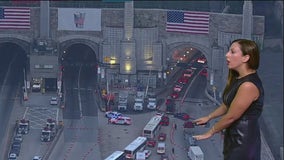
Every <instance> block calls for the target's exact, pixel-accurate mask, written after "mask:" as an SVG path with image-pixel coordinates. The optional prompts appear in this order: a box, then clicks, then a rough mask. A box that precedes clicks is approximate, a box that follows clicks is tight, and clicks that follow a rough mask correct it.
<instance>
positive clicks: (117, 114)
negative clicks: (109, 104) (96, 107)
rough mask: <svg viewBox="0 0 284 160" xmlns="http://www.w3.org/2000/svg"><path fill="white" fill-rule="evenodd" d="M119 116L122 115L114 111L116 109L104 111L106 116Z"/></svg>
mask: <svg viewBox="0 0 284 160" xmlns="http://www.w3.org/2000/svg"><path fill="white" fill-rule="evenodd" d="M120 116H122V114H121V113H119V112H116V111H107V112H106V113H105V117H106V118H117V117H120Z"/></svg>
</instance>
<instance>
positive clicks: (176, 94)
mask: <svg viewBox="0 0 284 160" xmlns="http://www.w3.org/2000/svg"><path fill="white" fill-rule="evenodd" d="M171 97H172V98H173V99H177V98H178V97H179V94H178V92H173V93H172V94H171Z"/></svg>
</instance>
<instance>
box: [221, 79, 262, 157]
mask: <svg viewBox="0 0 284 160" xmlns="http://www.w3.org/2000/svg"><path fill="white" fill-rule="evenodd" d="M244 82H252V83H253V84H254V85H256V86H257V88H258V89H259V91H260V95H259V98H258V99H257V100H256V101H254V102H253V103H252V104H251V105H250V106H249V108H248V109H247V111H246V112H245V113H244V114H243V115H242V116H241V117H240V118H239V119H238V120H237V121H235V122H234V123H233V124H232V125H231V126H230V127H228V128H227V129H226V130H225V135H224V149H223V154H224V160H260V151H261V149H260V144H261V143H260V129H259V124H258V118H259V116H260V114H261V112H262V107H263V99H264V90H263V87H262V82H261V80H260V79H259V77H258V75H257V73H252V74H249V75H247V76H245V77H242V78H240V79H236V80H235V82H234V83H233V84H232V86H231V89H230V91H229V92H228V93H227V94H226V95H225V96H224V97H223V102H224V104H225V105H226V106H227V107H228V108H229V107H230V105H231V103H232V101H233V99H234V97H235V95H236V93H237V91H238V89H239V86H240V85H241V84H242V83H244Z"/></svg>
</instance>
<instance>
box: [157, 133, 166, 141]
mask: <svg viewBox="0 0 284 160" xmlns="http://www.w3.org/2000/svg"><path fill="white" fill-rule="evenodd" d="M166 137H167V134H166V133H160V134H159V136H158V141H165V140H166Z"/></svg>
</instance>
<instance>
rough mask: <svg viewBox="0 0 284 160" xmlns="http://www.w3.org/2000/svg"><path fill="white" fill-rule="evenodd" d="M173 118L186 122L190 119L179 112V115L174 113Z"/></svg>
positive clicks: (185, 114)
mask: <svg viewBox="0 0 284 160" xmlns="http://www.w3.org/2000/svg"><path fill="white" fill-rule="evenodd" d="M174 117H175V118H178V119H181V120H184V121H187V120H189V119H190V116H189V115H188V114H187V113H184V112H181V113H175V114H174Z"/></svg>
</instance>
